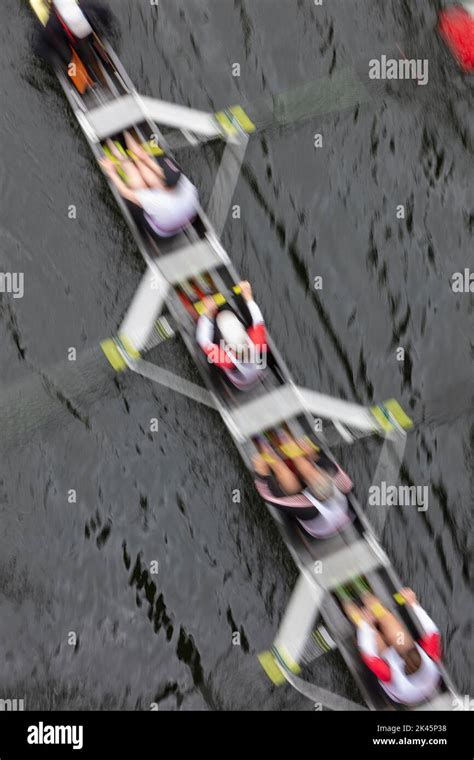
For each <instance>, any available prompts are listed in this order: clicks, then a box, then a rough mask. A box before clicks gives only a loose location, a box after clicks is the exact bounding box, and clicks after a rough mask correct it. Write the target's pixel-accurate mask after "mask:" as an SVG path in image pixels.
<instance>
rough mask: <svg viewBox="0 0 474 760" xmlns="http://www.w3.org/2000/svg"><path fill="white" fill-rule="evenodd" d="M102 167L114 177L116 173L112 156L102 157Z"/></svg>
mask: <svg viewBox="0 0 474 760" xmlns="http://www.w3.org/2000/svg"><path fill="white" fill-rule="evenodd" d="M99 163H100V165H101V167H102V169H103V170H104V172H105V173H106V174H107V175H108V176H109V177H112V176H113V175H114V174H115V164H114V162H113V161H112V159H110V158H105V157H104V158H101V159H100V161H99Z"/></svg>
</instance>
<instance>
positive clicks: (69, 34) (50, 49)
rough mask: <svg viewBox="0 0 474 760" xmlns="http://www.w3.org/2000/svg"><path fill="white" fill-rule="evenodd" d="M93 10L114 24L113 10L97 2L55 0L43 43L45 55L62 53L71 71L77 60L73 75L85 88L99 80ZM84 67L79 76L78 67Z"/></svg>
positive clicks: (81, 87)
mask: <svg viewBox="0 0 474 760" xmlns="http://www.w3.org/2000/svg"><path fill="white" fill-rule="evenodd" d="M89 14H93V15H94V18H97V19H98V20H99V22H100V23H101V24H102V25H103V26H104V27H106V26H108V25H110V13H109V12H108V11H106V10H105V9H103V8H102V7H101V6H100V5H98V4H97V3H95V2H86V3H85V4H84V6H82V5H81V6H80V5H79V4H78V2H77V1H76V0H53V1H52V3H51V13H50V15H49V18H48V22H47V24H46V27H45V28H44V30H43V35H42V40H41V43H40V44H39V52H40V54H41V55H42V56H43V57H45V58H47V59H48V60H49V61H50V62H54V60H53V59H54V55H59V58H60V60H61V61H62V63H63V64H64V65H65V66H66V67H68V72H69V73H70V69H69V67H70V66H71V64H74V69H75V73H74V74H71V73H70V75H71V77H72V78H73V80H74V81H75V84H76V86H77V87H78V89H79V90H80V91H81V92H83V91H85V89H87V87H88V86H90V85H92V84H93V83H94V82H95V81H97V76H96V73H95V63H96V58H95V54H94V51H93V48H92V43H93V41H94V37H95V33H94V29H93V27H92V25H91V23H90V22H89ZM81 67H84V71H83V72H79V76H78V73H77V69H81ZM78 79H79V80H80V84H79V85H78Z"/></svg>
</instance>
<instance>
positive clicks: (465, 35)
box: [439, 8, 474, 72]
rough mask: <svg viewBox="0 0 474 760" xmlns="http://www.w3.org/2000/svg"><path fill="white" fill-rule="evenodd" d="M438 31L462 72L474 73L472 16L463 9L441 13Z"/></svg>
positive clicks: (452, 9) (473, 19) (473, 20)
mask: <svg viewBox="0 0 474 760" xmlns="http://www.w3.org/2000/svg"><path fill="white" fill-rule="evenodd" d="M439 31H440V33H441V35H442V36H443V37H444V39H445V41H446V43H447V44H448V46H449V47H450V49H451V50H452V52H453V53H454V55H455V56H456V58H457V60H458V61H459V63H460V64H461V66H462V68H463V69H464V71H469V72H474V16H472V15H471V14H470V13H468V11H467V10H465V9H464V8H451V9H449V10H446V11H443V12H442V13H440V16H439Z"/></svg>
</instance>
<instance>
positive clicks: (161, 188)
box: [101, 132, 199, 240]
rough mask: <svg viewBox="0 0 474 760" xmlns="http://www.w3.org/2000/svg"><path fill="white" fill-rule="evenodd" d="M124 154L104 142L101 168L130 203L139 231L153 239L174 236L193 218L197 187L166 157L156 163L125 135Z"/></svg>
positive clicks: (111, 142) (194, 215)
mask: <svg viewBox="0 0 474 760" xmlns="http://www.w3.org/2000/svg"><path fill="white" fill-rule="evenodd" d="M124 139H125V144H126V147H127V151H125V150H124V149H123V146H122V145H121V143H117V142H113V141H112V140H107V147H108V150H109V156H110V154H112V156H113V157H112V158H110V157H109V158H104V159H102V161H101V165H102V167H103V169H104V171H105V172H106V174H107V175H108V177H109V178H110V180H111V182H112V183H113V184H114V186H115V187H116V188H117V190H118V192H119V193H120V195H121V196H122V197H123V198H125V200H127V201H128V202H129V204H128V208H129V210H130V213H131V214H132V216H133V218H134V220H135V222H136V224H137V225H138V227H139V228H140V229H146V230H147V231H148V232H149V233H150V234H151V235H152V237H155V238H157V239H158V240H159V239H161V238H169V237H173V236H174V235H177V234H178V233H179V232H181V231H182V230H183V229H184V228H185V227H187V226H188V225H189V224H190V223H191V222H192V221H193V220H194V219H195V217H196V214H197V211H198V207H199V199H198V191H197V189H196V187H195V186H194V185H193V184H192V183H191V182H190V181H189V179H188V178H187V177H185V175H184V174H183V173H182V171H181V169H180V168H179V166H178V165H177V164H176V163H175V162H174V161H173V160H172V159H171V158H168V157H167V156H163V157H159V158H158V159H156V160H155V158H153V156H151V155H149V154H148V153H147V151H146V150H145V149H144V148H143V147H142V145H140V143H138V142H137V140H135V139H134V138H133V137H132V135H131V134H130V132H125V134H124Z"/></svg>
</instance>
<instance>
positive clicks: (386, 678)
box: [342, 588, 441, 705]
mask: <svg viewBox="0 0 474 760" xmlns="http://www.w3.org/2000/svg"><path fill="white" fill-rule="evenodd" d="M400 595H401V597H402V598H403V600H404V603H406V604H407V605H408V606H409V607H410V609H411V610H412V612H413V613H414V615H415V617H416V618H417V619H418V621H419V623H420V625H421V627H422V628H423V631H424V632H423V635H422V636H421V637H420V639H419V640H418V641H414V639H413V638H412V637H411V636H410V634H409V632H408V631H407V629H406V628H405V626H404V625H403V624H402V623H401V621H400V620H399V619H398V618H397V617H396V616H395V615H394V614H393V613H392V612H390V611H389V610H388V609H387V608H386V607H384V605H383V604H382V603H381V602H380V600H379V599H377V597H376V596H375V595H374V594H373V593H371V592H370V591H366V592H363V593H362V595H361V601H362V607H359V606H358V605H357V604H355V603H354V602H352V601H346V602H343V603H342V606H343V608H344V611H345V613H346V615H347V617H348V618H349V619H350V620H351V621H352V622H353V623H354V625H355V626H356V627H357V643H358V646H359V649H360V652H361V655H362V659H363V660H364V662H365V664H366V665H367V667H368V668H369V669H370V670H371V671H372V672H373V673H374V675H375V676H376V677H377V678H378V680H379V683H380V685H381V687H382V688H383V689H384V691H385V692H386V693H387V694H388V695H389V697H390V698H391V699H392V700H393V701H394V702H398V703H400V704H405V705H415V704H418V703H420V702H423V701H424V700H426V699H428V698H429V697H431V695H432V694H433V692H434V691H435V690H436V688H437V686H438V684H439V681H440V677H441V674H440V670H439V667H438V663H439V662H440V659H441V638H440V634H439V630H438V628H437V626H436V625H435V623H434V622H433V621H432V620H431V618H430V617H429V615H428V614H427V613H426V612H425V610H424V609H422V607H420V605H419V604H418V601H417V598H416V595H415V593H414V591H412V589H409V588H404V589H402V590H401V591H400Z"/></svg>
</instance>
